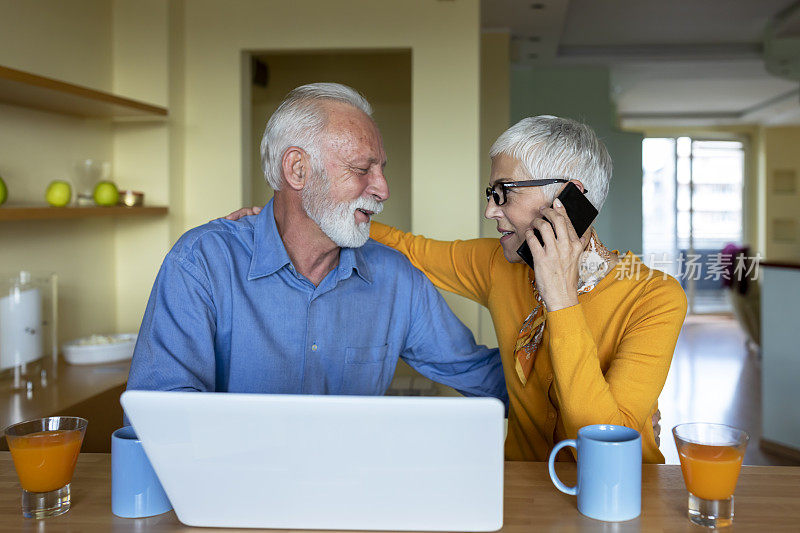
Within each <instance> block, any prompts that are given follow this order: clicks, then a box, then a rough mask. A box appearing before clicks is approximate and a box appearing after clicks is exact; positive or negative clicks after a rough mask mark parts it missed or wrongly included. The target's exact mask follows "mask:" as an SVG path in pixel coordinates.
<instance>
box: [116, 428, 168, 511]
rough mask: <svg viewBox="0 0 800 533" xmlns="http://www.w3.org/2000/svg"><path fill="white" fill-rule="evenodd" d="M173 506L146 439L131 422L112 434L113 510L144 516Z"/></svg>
mask: <svg viewBox="0 0 800 533" xmlns="http://www.w3.org/2000/svg"><path fill="white" fill-rule="evenodd" d="M170 509H172V504H171V503H169V499H168V498H167V495H166V493H165V492H164V489H163V488H162V487H161V482H160V481H159V480H158V476H156V473H155V471H154V470H153V467H152V466H151V465H150V461H149V460H148V459H147V455H145V453H144V448H142V441H140V440H139V439H138V438H137V437H136V433H135V432H134V431H133V428H132V427H131V426H125V427H123V428H120V429H118V430H116V431H115V432H114V433H113V434H112V435H111V512H112V513H114V514H115V515H117V516H121V517H122V518H143V517H145V516H154V515H157V514H161V513H165V512H167V511H169V510H170Z"/></svg>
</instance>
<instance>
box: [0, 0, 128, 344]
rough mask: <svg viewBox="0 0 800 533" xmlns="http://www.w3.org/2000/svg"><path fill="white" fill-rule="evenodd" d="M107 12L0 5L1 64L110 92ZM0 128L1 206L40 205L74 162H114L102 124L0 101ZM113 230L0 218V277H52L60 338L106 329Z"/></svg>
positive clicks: (83, 0)
mask: <svg viewBox="0 0 800 533" xmlns="http://www.w3.org/2000/svg"><path fill="white" fill-rule="evenodd" d="M111 16H112V12H111V4H110V3H109V2H106V1H104V0H96V1H89V0H75V1H72V2H63V1H60V0H47V1H46V0H40V1H37V2H21V1H19V0H3V1H0V65H3V66H6V67H11V68H15V69H19V70H24V71H28V72H33V73H36V74H41V75H45V76H51V77H55V78H58V79H62V80H65V81H69V82H71V83H76V84H80V85H84V86H89V87H93V88H96V89H101V90H109V89H110V88H111V79H112V65H111ZM0 124H2V127H0V175H2V176H3V178H4V180H5V181H6V183H7V185H8V188H9V203H11V202H13V203H33V202H38V203H42V202H44V191H45V188H46V187H47V184H48V183H49V182H50V181H51V180H53V179H56V178H61V179H63V178H66V179H73V178H75V177H76V175H77V164H78V162H79V161H81V160H83V159H86V158H94V159H98V160H104V161H111V160H112V158H113V147H112V127H111V124H109V123H108V122H106V121H101V120H86V119H79V118H73V117H67V116H63V115H56V114H52V113H45V112H40V111H34V110H29V109H25V108H21V107H16V106H8V105H2V104H0ZM0 209H1V208H0ZM114 234H115V230H114V223H113V221H111V220H107V219H103V220H91V221H79V220H68V221H35V222H0V249H1V250H2V251H1V252H0V273H3V274H5V273H11V272H15V271H19V270H20V269H28V270H32V271H54V272H56V273H58V275H59V278H60V291H59V295H60V306H59V310H60V312H59V326H60V332H59V333H60V337H61V340H62V341H63V340H67V339H70V338H74V337H77V336H81V335H86V334H90V333H96V332H113V331H115V329H116V286H115V281H116V274H115V257H114Z"/></svg>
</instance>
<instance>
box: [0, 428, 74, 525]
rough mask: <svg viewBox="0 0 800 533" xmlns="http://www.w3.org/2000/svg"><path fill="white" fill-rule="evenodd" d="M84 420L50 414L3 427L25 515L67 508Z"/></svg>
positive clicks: (42, 514)
mask: <svg viewBox="0 0 800 533" xmlns="http://www.w3.org/2000/svg"><path fill="white" fill-rule="evenodd" d="M86 424H87V422H86V420H85V419H83V418H78V417H74V416H54V417H48V418H40V419H38V420H31V421H29V422H20V423H19V424H14V425H12V426H9V427H7V428H6V430H5V435H6V440H7V441H8V449H9V450H10V451H11V457H12V459H13V460H14V468H15V469H16V471H17V476H19V482H20V485H22V514H23V515H24V516H25V517H27V518H46V517H48V516H57V515H60V514H63V513H66V512H67V511H68V510H69V507H70V482H71V481H72V473H73V471H74V470H75V463H76V462H77V461H78V453H79V452H80V449H81V443H82V442H83V435H84V432H85V431H86Z"/></svg>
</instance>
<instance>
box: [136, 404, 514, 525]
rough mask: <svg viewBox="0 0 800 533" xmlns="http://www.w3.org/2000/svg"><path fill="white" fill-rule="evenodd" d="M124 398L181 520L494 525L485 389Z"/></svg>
mask: <svg viewBox="0 0 800 533" xmlns="http://www.w3.org/2000/svg"><path fill="white" fill-rule="evenodd" d="M121 402H122V407H123V408H124V409H125V413H126V414H127V416H128V418H129V419H130V421H131V423H132V425H133V427H134V429H135V430H136V433H137V434H138V436H139V438H140V439H141V441H142V444H143V445H144V449H145V452H146V453H147V456H148V458H149V459H150V462H151V463H152V464H153V468H154V469H155V471H156V473H157V474H158V477H159V479H160V480H161V484H162V485H163V486H164V490H165V491H166V493H167V496H169V499H170V502H172V506H173V507H174V509H175V512H176V514H177V515H178V519H180V521H181V522H183V523H184V524H186V525H189V526H211V527H254V528H256V527H258V528H298V529H358V530H404V531H420V530H427V531H442V530H445V531H496V530H498V529H500V528H501V527H502V525H503V414H504V409H503V405H502V403H501V402H499V401H497V400H495V399H491V398H421V397H414V398H409V397H365V396H297V395H271V394H270V395H262V394H231V393H193V392H153V391H128V392H125V393H124V394H123V395H122V399H121Z"/></svg>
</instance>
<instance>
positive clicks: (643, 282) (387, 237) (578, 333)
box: [371, 222, 686, 463]
mask: <svg viewBox="0 0 800 533" xmlns="http://www.w3.org/2000/svg"><path fill="white" fill-rule="evenodd" d="M371 237H372V238H373V239H375V240H377V241H378V242H381V243H383V244H386V245H387V246H391V247H392V248H395V249H396V250H398V251H400V252H402V253H403V254H405V255H406V256H407V257H408V258H409V259H410V260H411V262H412V263H413V264H414V266H416V267H417V268H419V269H420V270H422V272H424V273H425V275H427V276H428V278H430V280H431V281H432V282H433V283H434V284H435V285H436V286H437V287H439V288H442V289H444V290H448V291H451V292H454V293H456V294H460V295H461V296H465V297H467V298H470V299H472V300H474V301H476V302H478V303H480V304H481V305H483V306H485V307H487V308H488V309H489V312H490V313H491V315H492V321H493V322H494V327H495V332H496V333H497V340H498V343H499V346H500V355H501V358H502V360H503V368H504V371H505V378H506V384H507V386H508V393H509V398H510V400H511V409H510V412H509V417H508V437H507V438H506V459H508V460H512V461H546V460H547V457H548V454H549V453H550V450H551V449H552V447H553V445H554V443H557V442H559V441H560V440H562V439H567V438H573V439H574V438H575V437H576V435H577V432H578V429H580V428H581V427H583V426H586V425H589V424H601V423H603V424H618V425H623V426H627V427H630V428H633V429H636V430H637V431H639V432H640V433H641V434H642V455H643V461H644V462H646V463H663V462H664V456H663V455H661V452H660V451H659V449H658V446H657V445H656V441H655V436H654V434H653V427H652V422H651V416H652V415H653V413H655V411H656V409H657V408H658V405H657V402H658V396H659V394H660V393H661V389H662V388H663V386H664V381H665V380H666V379H667V372H668V371H669V365H670V362H671V361H672V354H673V352H674V350H675V343H676V341H677V338H678V333H679V332H680V329H681V325H682V324H683V319H684V317H685V316H686V295H685V294H684V292H683V289H682V288H681V286H680V284H679V283H678V282H677V281H676V280H675V279H674V278H672V277H670V276H667V275H666V274H664V273H662V272H660V271H658V270H650V269H649V268H647V267H646V266H645V265H644V264H643V263H642V262H641V260H640V259H639V258H638V257H636V256H635V255H633V254H632V253H631V252H628V253H627V254H626V255H625V256H624V257H623V258H622V259H621V260H620V261H619V263H618V264H617V266H616V267H614V269H613V270H612V271H611V272H610V273H609V274H607V275H606V277H605V278H603V279H602V280H601V281H600V282H599V283H598V284H597V286H596V287H595V288H594V289H593V290H592V291H590V292H588V293H584V294H580V295H578V302H579V303H578V305H575V306H572V307H568V308H566V309H561V310H559V311H554V312H551V313H548V314H547V322H546V326H545V330H544V335H543V339H542V343H541V345H540V347H539V349H538V351H537V352H536V356H535V362H534V367H533V371H532V372H531V375H530V376H529V378H528V382H527V385H525V386H523V385H522V382H521V381H520V379H519V378H518V377H517V374H516V371H515V366H514V346H515V343H516V341H517V334H518V333H519V329H520V327H521V326H522V322H523V321H524V320H525V318H526V317H527V316H528V314H529V313H530V312H531V311H532V310H533V307H534V298H533V292H532V290H531V287H530V283H529V280H528V271H529V267H528V266H527V265H525V264H524V263H509V262H508V261H506V259H505V257H504V256H503V251H502V248H501V246H500V242H499V240H498V239H474V240H468V241H452V242H445V241H436V240H433V239H427V238H425V237H421V236H415V235H412V234H410V233H404V232H402V231H400V230H397V229H395V228H391V227H389V226H385V225H383V224H379V223H376V222H373V223H372V231H371ZM570 458H571V456H570V455H569V454H568V453H566V452H563V454H560V455H559V459H560V460H564V459H566V460H569V459H570Z"/></svg>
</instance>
